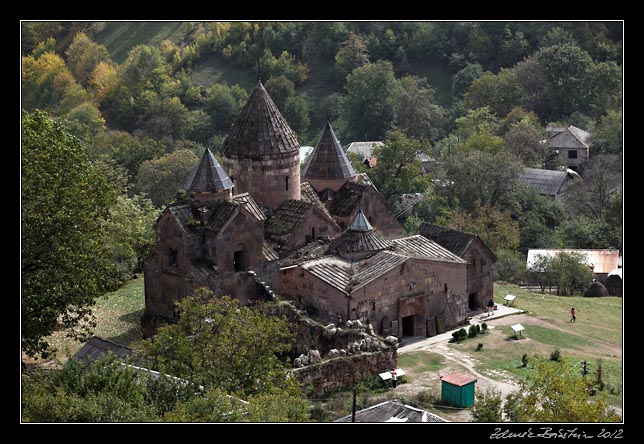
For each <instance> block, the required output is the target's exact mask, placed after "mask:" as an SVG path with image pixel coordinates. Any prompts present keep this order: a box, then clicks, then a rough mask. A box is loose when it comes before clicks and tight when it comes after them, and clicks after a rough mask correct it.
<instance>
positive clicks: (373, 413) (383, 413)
mask: <svg viewBox="0 0 644 444" xmlns="http://www.w3.org/2000/svg"><path fill="white" fill-rule="evenodd" d="M351 417H352V415H347V416H344V417H342V418H340V419H336V420H335V421H334V422H351ZM356 422H449V421H447V420H446V419H444V418H441V417H440V416H437V415H434V414H433V413H430V412H428V411H425V410H422V409H418V408H416V407H412V406H410V405H406V404H402V403H400V402H398V401H385V402H381V403H380V404H376V405H374V406H371V407H368V408H366V409H363V410H358V411H357V412H356Z"/></svg>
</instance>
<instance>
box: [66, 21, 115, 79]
mask: <svg viewBox="0 0 644 444" xmlns="http://www.w3.org/2000/svg"><path fill="white" fill-rule="evenodd" d="M65 55H66V57H67V65H68V66H69V69H70V71H71V72H72V74H74V77H75V78H76V80H78V82H79V83H80V84H81V85H83V86H87V85H88V83H89V79H90V77H91V75H92V73H93V72H94V70H95V69H96V66H97V65H98V64H99V63H108V64H109V63H110V62H111V60H110V55H109V53H108V52H107V48H105V46H103V45H99V44H98V43H95V42H93V41H92V40H91V39H90V38H88V37H87V36H86V35H85V34H83V33H82V32H79V33H78V34H76V36H75V37H74V40H73V41H72V43H71V45H69V48H67V51H66V52H65Z"/></svg>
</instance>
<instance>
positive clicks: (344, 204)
mask: <svg viewBox="0 0 644 444" xmlns="http://www.w3.org/2000/svg"><path fill="white" fill-rule="evenodd" d="M368 189H369V185H367V184H364V183H356V182H347V183H345V184H344V185H342V188H340V190H339V191H338V192H337V193H336V195H335V197H334V199H333V202H332V203H331V207H330V208H329V211H330V212H331V214H333V215H335V216H340V217H347V216H350V215H351V214H353V212H354V211H355V209H356V207H358V206H360V203H361V201H362V196H363V194H364V193H366V192H367V190H368Z"/></svg>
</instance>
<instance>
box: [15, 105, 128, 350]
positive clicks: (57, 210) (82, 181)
mask: <svg viewBox="0 0 644 444" xmlns="http://www.w3.org/2000/svg"><path fill="white" fill-rule="evenodd" d="M21 172H22V174H21V194H22V208H21V254H22V266H21V271H22V281H21V283H22V299H21V313H22V331H21V333H22V347H23V351H25V352H26V353H27V354H28V355H30V356H36V355H43V356H47V355H48V354H49V353H50V352H52V347H51V344H50V343H49V342H48V340H47V339H46V338H47V336H48V335H50V334H51V333H52V332H53V331H54V330H56V329H57V328H60V327H63V328H65V329H67V332H68V335H69V336H71V337H74V338H82V337H84V336H85V335H86V334H88V333H89V329H90V327H91V325H90V324H89V323H88V322H87V321H89V320H91V307H92V305H93V304H94V302H95V300H96V298H97V297H98V296H100V295H101V294H103V293H104V292H105V291H107V290H108V289H109V288H113V285H114V283H115V270H114V267H113V266H112V265H111V264H108V263H105V262H104V261H102V260H101V256H102V255H101V253H102V252H103V251H104V248H103V240H104V228H103V226H102V221H103V220H104V219H105V218H106V216H107V214H108V211H109V208H110V207H111V206H112V204H113V202H114V199H115V198H116V196H115V192H114V190H113V189H112V187H111V186H110V185H109V184H108V183H107V181H106V180H105V178H104V177H103V176H102V175H101V174H100V173H98V172H97V170H96V169H95V168H94V166H93V165H92V164H91V163H90V162H89V161H88V159H87V156H86V154H85V150H84V148H83V146H82V145H81V143H80V142H79V140H78V139H77V138H75V137H72V136H70V135H69V133H68V132H67V131H66V129H65V126H64V124H63V123H61V122H56V121H54V120H52V119H51V118H50V117H48V116H47V114H46V113H44V112H42V111H36V112H33V113H28V112H25V113H24V114H23V117H22V170H21Z"/></svg>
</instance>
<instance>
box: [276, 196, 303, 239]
mask: <svg viewBox="0 0 644 444" xmlns="http://www.w3.org/2000/svg"><path fill="white" fill-rule="evenodd" d="M312 207H313V204H312V203H309V202H305V201H302V200H294V199H288V200H285V201H284V202H282V204H281V205H280V206H279V207H278V208H277V209H276V210H275V211H273V213H272V214H271V215H270V217H269V218H268V220H267V221H266V225H265V233H266V236H267V237H268V238H271V239H276V238H278V237H281V236H286V235H289V234H291V233H292V232H293V230H294V229H295V228H296V227H298V226H299V225H301V224H302V223H303V222H304V219H305V218H306V215H307V213H308V212H309V211H310V210H311V208H312Z"/></svg>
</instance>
